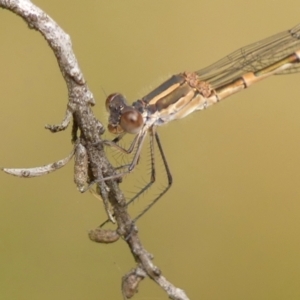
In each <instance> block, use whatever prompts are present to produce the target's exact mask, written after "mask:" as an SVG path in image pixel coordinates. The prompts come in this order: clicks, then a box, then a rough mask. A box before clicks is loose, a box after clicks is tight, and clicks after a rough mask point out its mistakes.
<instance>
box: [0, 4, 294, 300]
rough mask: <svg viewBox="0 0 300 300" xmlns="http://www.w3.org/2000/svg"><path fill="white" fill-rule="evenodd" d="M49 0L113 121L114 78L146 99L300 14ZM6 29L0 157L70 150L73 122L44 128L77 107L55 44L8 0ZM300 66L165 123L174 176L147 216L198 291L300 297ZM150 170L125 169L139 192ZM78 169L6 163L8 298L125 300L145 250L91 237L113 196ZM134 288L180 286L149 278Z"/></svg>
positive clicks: (170, 261)
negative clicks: (84, 183)
mask: <svg viewBox="0 0 300 300" xmlns="http://www.w3.org/2000/svg"><path fill="white" fill-rule="evenodd" d="M35 3H36V4H37V5H38V6H40V7H41V8H42V9H44V10H45V12H46V13H48V14H49V15H50V16H51V17H52V18H53V19H55V20H56V21H57V23H58V24H60V25H61V26H62V28H63V29H64V30H65V31H66V32H67V33H69V34H70V36H71V38H72V42H73V47H74V51H75V54H76V55H77V58H78V61H79V64H80V67H81V68H82V71H83V72H84V76H85V79H86V80H87V81H88V83H89V87H90V88H91V90H92V92H93V93H94V96H95V98H96V101H97V105H96V106H95V109H94V111H95V114H96V115H97V117H98V118H99V119H101V120H102V121H104V122H106V120H107V115H106V112H105V111H104V101H105V97H106V96H105V94H104V92H103V90H104V91H105V93H107V94H110V93H112V92H122V93H124V94H125V95H126V96H127V98H128V99H130V101H133V100H135V99H137V98H139V97H141V96H143V95H144V94H145V93H147V92H149V91H150V90H151V88H154V87H155V86H156V85H158V84H159V83H161V82H162V81H163V80H165V79H166V78H168V77H169V76H170V75H172V74H174V73H178V72H181V71H193V70H197V69H199V68H203V67H205V66H207V65H208V64H210V63H213V62H215V61H216V60H218V59H220V58H222V57H223V56H225V55H227V54H229V53H230V52H232V51H234V50H236V49H238V48H240V47H242V46H245V45H247V44H249V43H252V42H255V41H258V40H260V39H262V38H265V37H267V36H270V35H272V34H275V33H277V32H280V31H283V30H287V29H289V28H291V27H293V26H294V25H296V24H297V23H298V22H300V18H299V13H298V10H297V9H296V7H298V4H299V1H296V0H289V1H281V0H274V1H271V0H265V1H258V0H255V1H251V2H243V1H238V0H230V1H220V0H219V1H196V0H188V1H179V0H173V1H171V0H166V1H153V0H152V1H150V0H144V1H141V0H126V1H124V0H111V1H91V0H86V1H74V0H73V1H70V0H69V1H65V0H63V1H61V0H60V1H58V0H52V1H45V0H39V1H35ZM0 39H1V43H0V51H1V59H0V61H1V67H0V80H1V98H2V105H1V111H0V128H1V156H0V166H5V167H34V166H39V165H43V164H47V163H50V162H53V161H56V160H58V159H61V158H63V157H65V156H66V155H67V154H68V153H69V152H70V150H71V144H70V128H68V129H67V131H65V132H61V133H58V134H55V135H53V134H51V133H49V132H47V131H46V130H45V129H44V125H45V124H46V123H51V124H52V123H59V122H60V121H61V120H62V118H63V116H64V113H65V108H66V104H67V90H66V87H65V84H64V81H63V79H62V77H61V75H60V72H59V69H58V66H57V63H56V60H55V58H54V55H53V54H52V52H51V50H50V49H49V47H48V45H47V43H46V42H45V40H44V39H43V38H42V36H41V35H40V34H39V33H38V32H35V31H32V30H29V29H28V27H27V26H26V24H25V23H24V22H23V20H22V19H21V18H19V17H17V16H16V15H14V14H12V13H11V12H9V11H6V10H1V11H0ZM299 81H300V74H295V75H289V76H276V77H273V78H271V79H268V80H266V81H264V82H262V83H259V84H257V85H255V86H253V87H252V88H250V89H248V90H247V91H244V92H242V93H239V94H237V95H235V96H233V97H231V98H230V99H228V100H226V101H224V102H222V103H220V104H219V105H216V106H213V107H212V108H210V109H208V110H206V111H204V112H198V113H194V114H193V115H191V116H189V117H188V118H186V119H184V120H181V121H179V122H173V123H171V124H169V125H167V126H165V127H162V128H159V133H160V136H161V140H162V143H163V146H164V150H165V153H166V155H167V158H168V162H169V165H170V168H171V170H172V174H173V177H174V185H173V187H172V189H171V190H170V192H168V194H167V195H166V196H165V197H163V199H162V200H161V201H160V202H159V203H158V204H157V205H156V206H155V207H154V208H153V209H152V210H151V211H150V212H148V213H147V214H146V215H145V216H144V217H143V218H142V219H141V220H139V222H138V227H139V230H140V237H141V239H142V241H143V243H144V245H145V246H146V248H147V249H148V250H149V251H150V252H151V253H153V254H154V256H155V260H154V262H155V264H157V265H158V266H159V267H160V268H161V269H162V272H163V274H164V275H165V276H166V277H167V278H168V279H169V280H170V281H171V282H173V283H174V284H176V285H177V286H179V287H181V288H183V289H184V290H185V291H186V292H187V294H188V295H189V297H190V298H191V299H202V300H206V299H220V300H221V299H222V300H223V299H230V300H235V299H236V300H237V299H244V300H248V299H300V285H299V282H300V257H299V253H300V241H299V236H300V218H299V213H300V201H299V200H300V199H299V180H300V172H299V166H300V155H299V149H300V138H299V132H300V118H299V116H300V101H299V99H300V90H299ZM107 137H110V136H109V135H107ZM110 138H111V137H110ZM143 158H144V159H145V161H146V164H147V163H148V164H149V157H147V156H146V155H143ZM159 165H160V167H161V163H159ZM141 166H142V165H141ZM141 169H142V167H141V168H138V169H137V170H136V171H135V172H134V173H133V174H131V175H130V176H128V178H126V179H125V180H124V182H123V183H122V188H123V189H124V191H128V192H129V193H128V194H129V196H130V193H131V192H134V191H136V190H137V189H138V186H141V182H143V181H144V180H146V179H147V171H146V173H145V172H144V171H143V170H141ZM72 171H73V166H72V163H69V164H68V165H67V167H65V168H63V169H61V170H60V171H58V172H56V173H53V174H50V175H49V176H45V177H41V178H35V179H19V178H16V177H12V176H8V175H6V174H4V173H0V180H1V189H0V200H1V201H0V205H1V208H0V220H1V221H0V265H1V270H0V298H1V299H8V300H11V299H18V300H23V299H31V300H34V299H43V300H48V299H56V300H60V299H64V300H65V299H72V300H81V299H89V300H96V299H122V298H121V293H120V278H121V276H123V275H124V274H125V273H126V272H127V271H129V270H130V269H131V268H132V266H133V265H134V262H133V259H132V257H131V255H130V253H129V250H128V248H127V246H126V244H125V243H124V242H123V241H119V242H117V243H115V244H112V245H99V244H95V243H92V242H90V241H89V240H88V238H87V232H88V230H89V229H91V228H94V227H96V226H97V225H98V224H100V223H101V222H102V221H103V220H104V219H105V218H106V216H105V212H104V210H103V207H102V204H101V202H100V201H99V200H96V199H95V198H93V196H92V195H91V194H90V193H85V194H83V195H81V194H80V193H79V192H78V191H77V190H76V187H75V185H74V184H73V175H72ZM162 175H163V173H162ZM162 177H163V176H160V178H162ZM136 181H137V182H138V183H136ZM158 181H159V183H158V185H157V186H158V191H159V190H160V189H161V187H162V185H163V181H160V180H158ZM156 192H157V190H155V189H153V190H151V191H150V192H149V193H148V194H147V197H141V199H140V200H139V201H138V204H137V205H135V206H133V209H132V213H133V214H136V213H138V212H139V211H140V210H141V208H142V207H143V205H145V204H146V203H148V202H147V201H149V199H150V198H151V195H152V196H153V194H155V193H156ZM151 193H152V194H151ZM148 198H149V199H148ZM134 299H143V300H150V299H151V300H154V299H155V300H157V299H167V296H166V295H165V294H164V292H162V291H161V290H160V288H158V287H157V286H156V285H155V284H154V283H153V282H151V281H150V280H149V279H148V280H145V281H144V282H143V283H142V284H141V286H140V291H139V293H138V294H137V295H136V296H135V298H134Z"/></svg>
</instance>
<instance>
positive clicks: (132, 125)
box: [120, 107, 144, 134]
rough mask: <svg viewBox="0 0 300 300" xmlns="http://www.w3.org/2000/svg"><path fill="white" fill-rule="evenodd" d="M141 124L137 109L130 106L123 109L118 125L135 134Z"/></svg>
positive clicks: (141, 120) (141, 119)
mask: <svg viewBox="0 0 300 300" xmlns="http://www.w3.org/2000/svg"><path fill="white" fill-rule="evenodd" d="M143 124H144V120H143V117H142V115H141V114H140V113H139V112H138V111H137V110H135V109H134V108H131V107H130V108H126V109H124V110H123V112H122V115H121V119H120V125H121V127H122V128H123V130H124V131H126V132H127V133H132V134H136V133H138V132H139V131H140V130H141V128H142V127H143Z"/></svg>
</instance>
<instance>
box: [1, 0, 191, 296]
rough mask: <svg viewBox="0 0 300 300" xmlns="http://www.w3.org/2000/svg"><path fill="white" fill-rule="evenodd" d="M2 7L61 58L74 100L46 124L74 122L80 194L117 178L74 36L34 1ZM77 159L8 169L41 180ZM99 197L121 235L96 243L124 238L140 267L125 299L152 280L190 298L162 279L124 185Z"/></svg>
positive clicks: (103, 236) (95, 236)
mask: <svg viewBox="0 0 300 300" xmlns="http://www.w3.org/2000/svg"><path fill="white" fill-rule="evenodd" d="M0 7H2V8H4V9H7V10H10V11H11V12H14V13H15V14H16V15H18V16H20V17H22V18H23V19H24V21H25V22H26V23H27V24H28V26H29V28H31V29H35V30H37V31H39V32H40V33H41V34H42V35H43V36H44V38H45V39H46V41H47V42H48V44H49V46H50V48H51V49H52V50H53V53H54V54H55V56H56V58H57V62H58V65H59V68H60V70H61V73H62V75H63V78H64V79H65V82H66V84H67V89H68V95H69V99H68V104H67V111H66V114H65V117H64V119H63V121H62V122H61V123H60V124H58V125H46V128H47V129H49V130H50V131H51V132H58V131H62V130H64V129H66V128H67V126H68V124H69V123H70V122H71V120H72V117H73V130H72V141H73V142H74V150H73V151H72V153H71V156H72V155H73V152H74V151H75V156H76V159H75V164H76V165H75V182H76V183H77V186H78V188H79V190H81V191H82V190H83V189H84V187H83V186H84V182H83V181H84V180H85V179H87V180H88V182H91V181H92V180H94V179H101V178H105V177H108V176H112V175H114V174H115V170H114V168H113V167H112V165H111V164H110V163H109V161H108V160H107V158H106V157H105V153H104V151H103V145H102V140H101V134H103V132H104V127H103V125H102V123H100V122H99V121H98V120H97V119H96V118H95V116H94V114H93V111H92V109H91V107H92V106H93V105H94V104H95V101H94V98H93V94H92V93H91V91H90V90H89V88H88V86H87V84H86V81H85V79H84V77H83V74H82V72H81V70H80V68H79V66H78V62H77V60H76V57H75V55H74V53H73V50H72V44H71V40H70V37H69V35H68V34H66V33H65V32H64V31H63V30H62V29H61V28H60V27H59V26H58V24H56V23H55V21H54V20H53V19H51V18H50V17H49V16H48V15H47V14H46V13H44V12H43V11H42V10H41V9H39V8H38V7H37V6H35V5H34V4H33V3H31V2H30V1H28V0H0ZM78 145H79V146H78ZM82 147H83V148H82ZM76 151H77V153H76ZM71 156H70V155H69V156H68V157H67V158H66V159H63V160H61V161H59V164H55V163H54V164H49V165H46V166H44V167H42V169H41V167H38V168H34V169H27V170H26V169H3V170H4V171H5V172H7V173H10V174H13V175H16V176H19V177H30V176H28V172H29V173H30V175H31V176H39V175H43V174H47V173H49V172H52V171H54V170H56V169H58V167H62V166H63V165H64V164H65V163H67V161H68V160H69V159H70V158H71ZM86 168H87V169H86ZM16 170H17V171H16ZM28 170H29V171H28ZM35 172H37V173H38V174H37V173H35ZM24 174H25V175H27V176H25V175H24ZM97 192H99V194H100V196H101V198H102V199H103V201H104V203H105V204H106V208H107V207H108V206H107V203H108V202H110V205H111V206H112V208H113V214H114V217H115V219H116V222H117V225H118V228H117V230H116V231H114V230H105V229H100V228H97V229H96V230H93V231H91V232H90V233H89V237H90V239H91V240H93V241H96V242H100V243H112V242H115V241H117V240H118V239H119V237H122V238H123V239H124V241H125V242H126V243H127V244H128V246H129V248H130V250H131V253H132V255H133V257H134V260H135V262H136V266H135V268H134V269H133V270H131V271H130V272H128V274H126V275H124V277H123V279H122V294H123V296H124V298H125V299H126V298H127V299H128V298H131V297H132V296H134V294H135V293H136V292H137V290H138V285H139V283H140V282H141V280H142V279H144V278H145V277H146V276H149V277H150V278H151V279H152V280H154V281H155V282H156V283H157V284H159V285H160V286H161V287H162V288H163V289H164V290H165V291H166V292H167V294H168V296H169V297H170V298H171V299H177V300H186V299H188V297H187V296H186V294H185V293H184V291H183V290H181V289H179V288H176V287H175V286H174V285H173V284H171V283H170V282H169V281H168V280H167V279H166V278H165V277H164V276H162V274H161V271H160V269H159V268H158V267H157V266H155V265H154V264H153V262H152V260H153V256H152V255H151V254H150V253H148V252H147V250H146V249H145V248H144V247H143V245H142V243H141V241H140V239H139V237H138V230H137V227H136V226H135V224H133V222H132V219H131V217H130V216H129V214H128V213H127V208H126V202H125V198H124V195H123V193H122V192H121V190H120V189H119V185H118V182H116V181H115V180H107V181H105V182H104V181H102V182H99V183H98V184H97Z"/></svg>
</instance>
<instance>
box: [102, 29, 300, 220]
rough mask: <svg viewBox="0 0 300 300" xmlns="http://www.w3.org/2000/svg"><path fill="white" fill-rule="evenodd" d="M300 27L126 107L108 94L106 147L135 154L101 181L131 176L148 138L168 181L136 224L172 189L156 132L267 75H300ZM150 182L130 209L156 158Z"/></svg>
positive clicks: (186, 75) (182, 76) (170, 82)
mask: <svg viewBox="0 0 300 300" xmlns="http://www.w3.org/2000/svg"><path fill="white" fill-rule="evenodd" d="M299 62H300V24H299V25H297V26H295V27H294V28H292V29H291V30H288V31H284V32H282V33H279V34H276V35H274V36H271V37H269V38H266V39H264V40H261V41H259V42H256V43H253V44H251V45H249V46H246V47H244V48H241V49H239V50H237V51H235V52H233V53H231V54H230V55H228V56H226V57H225V58H223V59H221V60H219V61H218V62H216V63H214V64H212V65H210V66H208V67H206V68H204V69H201V70H199V71H196V72H183V73H180V74H177V75H174V76H172V77H171V78H170V79H169V80H167V81H165V82H164V83H163V84H161V85H160V86H159V87H157V88H156V89H154V90H153V91H152V92H150V93H149V94H148V95H146V96H145V97H143V98H141V99H138V100H137V101H135V102H134V103H133V104H132V105H128V104H127V102H126V99H125V98H124V96H122V95H121V94H118V93H116V94H112V95H110V96H109V97H108V98H107V100H106V109H107V110H108V112H109V124H108V130H109V131H110V132H111V133H114V134H117V135H118V136H117V137H116V138H115V139H114V140H112V141H105V144H107V145H109V146H112V147H115V148H117V149H118V150H120V151H122V152H124V153H132V152H133V151H135V153H134V156H133V159H132V161H131V163H130V164H129V165H128V166H124V168H123V170H122V171H121V172H119V173H118V174H115V175H113V176H110V177H107V178H104V179H102V180H108V179H116V178H120V177H122V176H124V175H125V174H128V173H130V172H131V171H132V170H133V169H134V168H135V166H136V165H137V163H138V161H139V157H140V153H141V149H142V146H143V143H144V141H145V137H146V135H147V133H150V145H151V149H152V151H151V152H152V153H153V144H154V140H155V141H156V142H157V144H158V149H159V152H160V154H161V156H162V159H163V162H164V166H165V169H166V173H167V177H168V186H167V187H166V188H165V189H164V190H163V191H162V192H161V193H160V194H159V195H158V196H157V197H156V198H155V199H154V200H153V201H152V202H151V204H150V205H148V206H147V207H146V209H144V210H143V211H142V212H141V213H140V214H139V215H138V216H137V217H136V218H135V220H136V219H138V218H139V217H140V216H141V215H143V214H144V213H145V212H146V211H147V210H149V209H150V208H151V207H152V206H153V205H154V204H155V203H156V202H157V201H158V199H160V198H161V197H162V195H163V194H165V193H166V191H167V190H168V189H169V188H170V186H171V184H172V176H171V172H170V170H169V167H168V164H167V161H166V158H165V155H164V152H163V150H162V147H161V143H160V140H159V137H158V133H157V132H156V126H161V125H163V124H166V123H168V122H170V121H172V120H177V119H181V118H183V117H185V116H187V115H189V114H190V113H192V112H193V111H196V110H203V109H205V108H207V107H209V106H211V105H212V104H215V103H218V102H219V101H221V100H223V99H225V98H227V97H228V96H230V95H232V94H234V93H237V92H239V91H241V90H243V89H245V88H247V87H249V86H250V85H252V84H253V83H256V82H258V81H260V80H262V79H265V78H267V77H269V76H271V75H281V74H290V73H294V72H298V71H299V70H300V64H299ZM127 133H130V134H135V135H136V136H135V138H134V140H133V142H132V144H131V145H130V147H129V148H128V149H124V148H122V147H121V146H120V145H118V142H119V141H120V140H121V139H122V138H123V137H124V135H126V134H127ZM151 166H152V172H151V180H150V182H149V184H147V185H146V186H145V187H144V188H143V189H142V190H141V191H140V192H139V193H138V194H137V196H135V197H134V198H133V199H131V200H130V201H129V202H128V204H129V203H131V202H132V201H134V200H135V199H136V198H137V197H138V196H139V195H140V194H141V193H143V192H144V191H145V190H146V189H147V188H148V187H149V186H150V185H151V184H152V183H153V182H154V181H155V164H154V155H153V154H152V155H151Z"/></svg>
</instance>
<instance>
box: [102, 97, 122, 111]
mask: <svg viewBox="0 0 300 300" xmlns="http://www.w3.org/2000/svg"><path fill="white" fill-rule="evenodd" d="M118 95H120V94H118V93H114V94H111V95H109V96H108V97H107V98H106V100H105V107H106V111H107V112H109V111H110V109H109V107H110V104H111V102H112V101H113V100H114V99H115V98H116V97H117V96H118Z"/></svg>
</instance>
